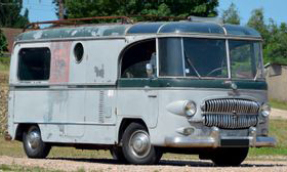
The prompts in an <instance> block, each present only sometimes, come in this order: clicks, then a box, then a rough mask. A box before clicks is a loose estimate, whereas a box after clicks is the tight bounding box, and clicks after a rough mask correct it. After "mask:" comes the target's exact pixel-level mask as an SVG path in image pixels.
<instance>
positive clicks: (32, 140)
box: [27, 130, 41, 149]
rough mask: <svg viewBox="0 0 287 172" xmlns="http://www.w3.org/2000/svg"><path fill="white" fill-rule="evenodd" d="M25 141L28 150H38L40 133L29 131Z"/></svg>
mask: <svg viewBox="0 0 287 172" xmlns="http://www.w3.org/2000/svg"><path fill="white" fill-rule="evenodd" d="M27 141H28V146H29V148H30V149H36V148H38V147H39V145H40V142H41V136H40V133H39V132H38V131H35V130H33V131H31V132H30V133H29V134H28V138H27Z"/></svg>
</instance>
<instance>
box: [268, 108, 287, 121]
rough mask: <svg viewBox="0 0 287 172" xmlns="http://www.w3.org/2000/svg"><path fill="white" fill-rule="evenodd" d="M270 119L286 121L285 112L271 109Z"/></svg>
mask: <svg viewBox="0 0 287 172" xmlns="http://www.w3.org/2000/svg"><path fill="white" fill-rule="evenodd" d="M270 118H272V119H287V111H286V110H281V109H275V108H272V109H271V115H270Z"/></svg>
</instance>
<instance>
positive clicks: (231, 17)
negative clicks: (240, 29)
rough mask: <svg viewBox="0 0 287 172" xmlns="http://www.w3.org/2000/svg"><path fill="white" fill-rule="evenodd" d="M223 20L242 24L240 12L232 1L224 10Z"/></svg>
mask: <svg viewBox="0 0 287 172" xmlns="http://www.w3.org/2000/svg"><path fill="white" fill-rule="evenodd" d="M222 20H223V22H224V23H229V24H236V25H240V16H239V12H238V10H237V8H236V6H235V4H234V3H231V4H230V6H229V8H228V9H227V10H225V11H223V15H222Z"/></svg>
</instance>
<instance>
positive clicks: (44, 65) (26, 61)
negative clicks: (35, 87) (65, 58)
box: [18, 48, 51, 81]
mask: <svg viewBox="0 0 287 172" xmlns="http://www.w3.org/2000/svg"><path fill="white" fill-rule="evenodd" d="M50 61H51V52H50V50H49V48H23V49H21V50H20V52H19V64H18V78H19V80H22V81H32V80H36V81H39V80H48V79H49V77H50Z"/></svg>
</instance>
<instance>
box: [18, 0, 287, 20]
mask: <svg viewBox="0 0 287 172" xmlns="http://www.w3.org/2000/svg"><path fill="white" fill-rule="evenodd" d="M232 2H233V3H234V4H235V5H236V6H237V8H238V11H239V14H240V17H241V23H242V24H243V25H245V24H246V23H247V22H248V19H249V17H250V15H251V11H252V10H253V9H256V8H263V9H264V12H265V13H264V14H265V20H266V22H268V20H269V18H273V19H274V20H275V22H277V23H278V24H280V23H281V22H287V0H219V7H218V8H217V10H218V12H219V15H220V16H221V15H222V12H223V11H224V10H226V9H227V8H228V7H229V6H230V4H231V3H232ZM23 7H24V8H23V9H25V8H28V9H29V19H30V21H31V22H36V21H46V20H57V16H56V14H55V6H54V5H53V4H52V0H23Z"/></svg>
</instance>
